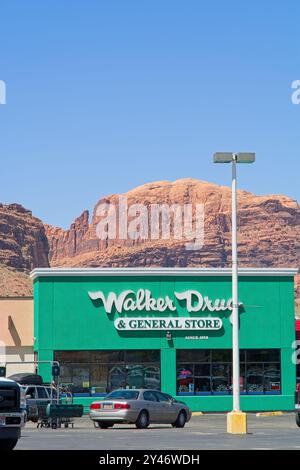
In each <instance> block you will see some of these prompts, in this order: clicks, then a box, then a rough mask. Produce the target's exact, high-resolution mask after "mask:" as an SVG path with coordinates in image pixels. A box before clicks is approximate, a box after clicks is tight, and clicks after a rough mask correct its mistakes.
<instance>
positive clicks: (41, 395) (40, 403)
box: [36, 387, 50, 418]
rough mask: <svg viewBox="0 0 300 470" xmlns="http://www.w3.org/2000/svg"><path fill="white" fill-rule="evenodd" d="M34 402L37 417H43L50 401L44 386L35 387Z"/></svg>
mask: <svg viewBox="0 0 300 470" xmlns="http://www.w3.org/2000/svg"><path fill="white" fill-rule="evenodd" d="M36 403H37V408H38V415H39V418H43V417H45V416H46V408H47V405H48V403H50V399H49V396H48V393H47V390H46V387H36Z"/></svg>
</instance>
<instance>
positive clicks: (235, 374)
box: [231, 155, 241, 412]
mask: <svg viewBox="0 0 300 470" xmlns="http://www.w3.org/2000/svg"><path fill="white" fill-rule="evenodd" d="M236 163H237V162H236V155H233V159H232V186H231V187H232V194H231V207H232V215H231V217H232V308H233V309H232V395H233V411H237V412H239V411H241V410H240V349H239V301H238V253H237V180H236Z"/></svg>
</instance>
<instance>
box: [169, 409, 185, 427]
mask: <svg viewBox="0 0 300 470" xmlns="http://www.w3.org/2000/svg"><path fill="white" fill-rule="evenodd" d="M185 423H186V413H185V411H180V413H179V415H178V416H177V419H176V421H175V422H174V423H172V426H173V428H184V426H185Z"/></svg>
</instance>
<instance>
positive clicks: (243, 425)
mask: <svg viewBox="0 0 300 470" xmlns="http://www.w3.org/2000/svg"><path fill="white" fill-rule="evenodd" d="M254 161H255V154H254V153H238V154H235V153H231V152H224V153H215V154H214V163H231V165H232V186H231V188H232V189H231V191H232V194H231V208H232V214H231V218H232V317H231V319H232V396H233V407H232V412H231V413H228V415H227V432H229V433H232V434H245V433H246V432H247V415H246V413H243V412H242V411H241V406H240V348H239V300H238V251H237V178H236V167H237V163H253V162H254Z"/></svg>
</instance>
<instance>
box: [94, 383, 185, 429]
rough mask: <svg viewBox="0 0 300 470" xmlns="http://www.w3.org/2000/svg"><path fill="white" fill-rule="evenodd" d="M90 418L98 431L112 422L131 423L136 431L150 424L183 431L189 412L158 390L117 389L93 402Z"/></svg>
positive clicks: (181, 404)
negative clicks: (164, 425)
mask: <svg viewBox="0 0 300 470" xmlns="http://www.w3.org/2000/svg"><path fill="white" fill-rule="evenodd" d="M90 418H91V420H92V421H93V422H94V425H95V427H99V428H102V429H106V428H109V427H112V426H113V425H114V424H116V423H123V424H135V425H136V427H137V428H138V429H145V428H147V427H148V426H149V424H150V423H160V424H171V425H172V426H173V427H176V428H183V427H184V425H185V423H186V422H188V421H189V420H190V419H191V411H190V409H189V407H188V406H187V405H186V404H185V403H183V402H180V401H177V400H174V399H173V398H172V397H171V395H168V394H167V393H162V392H159V391H158V390H149V389H147V390H146V389H121V390H114V391H113V392H111V393H110V394H109V395H107V396H106V397H105V398H104V399H103V400H102V401H95V402H93V403H92V404H91V405H90Z"/></svg>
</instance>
